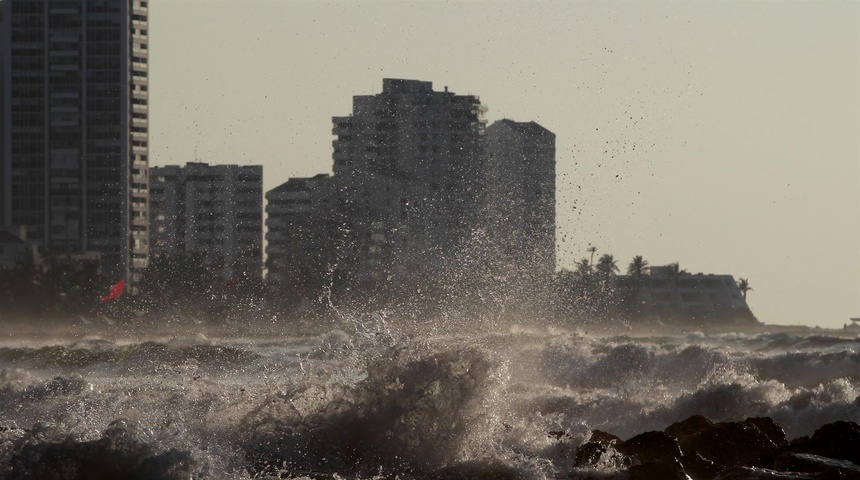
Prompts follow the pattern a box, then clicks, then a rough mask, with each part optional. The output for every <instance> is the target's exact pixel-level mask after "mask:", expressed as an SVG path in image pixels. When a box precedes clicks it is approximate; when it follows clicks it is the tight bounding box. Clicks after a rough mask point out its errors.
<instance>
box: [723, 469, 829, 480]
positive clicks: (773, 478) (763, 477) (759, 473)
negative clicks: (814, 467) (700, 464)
mask: <svg viewBox="0 0 860 480" xmlns="http://www.w3.org/2000/svg"><path fill="white" fill-rule="evenodd" d="M714 480H837V479H836V478H829V477H821V476H818V475H816V474H803V473H788V472H777V471H776V470H769V469H767V468H756V467H734V468H730V469H728V470H726V471H724V472H723V473H721V474H719V475H718V476H716V477H715V478H714Z"/></svg>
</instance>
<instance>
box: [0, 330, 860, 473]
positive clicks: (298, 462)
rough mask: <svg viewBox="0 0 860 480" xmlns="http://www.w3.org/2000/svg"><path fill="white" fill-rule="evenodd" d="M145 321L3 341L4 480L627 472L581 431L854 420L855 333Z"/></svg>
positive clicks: (793, 432)
mask: <svg viewBox="0 0 860 480" xmlns="http://www.w3.org/2000/svg"><path fill="white" fill-rule="evenodd" d="M454 320H456V322H457V323H458V324H459V325H461V327H462V325H468V324H469V322H468V319H462V318H460V319H448V321H449V322H450V321H454ZM145 322H146V320H145V319H143V320H141V322H140V323H139V325H138V326H137V327H135V328H134V329H130V328H129V329H124V328H122V326H120V325H109V324H108V323H92V324H90V325H77V326H75V327H74V328H70V329H68V330H67V331H60V330H56V331H53V332H52V331H44V330H39V329H36V328H31V329H29V330H28V329H19V330H17V332H18V333H13V332H11V331H6V332H5V333H4V334H3V337H2V339H0V479H18V478H52V479H53V478H58V479H59V478H141V479H144V478H146V479H189V478H195V479H245V478H266V477H267V476H269V477H272V478H301V477H313V478H367V479H370V478H395V477H396V478H404V479H408V478H419V477H425V478H426V477H427V476H428V475H429V476H431V477H436V478H467V477H468V475H466V476H464V475H462V474H460V475H459V476H457V475H453V476H452V475H448V476H447V477H446V474H445V473H444V472H446V468H451V467H453V466H457V465H460V466H462V465H468V466H469V468H470V469H472V470H471V471H474V472H483V473H478V474H475V475H473V478H510V475H509V473H510V472H514V473H515V474H516V476H518V477H519V478H527V479H555V478H585V476H586V475H588V478H619V479H620V478H626V477H625V472H624V466H623V465H618V464H617V463H613V462H612V461H606V462H603V463H601V464H597V465H591V466H588V467H587V468H585V467H578V466H576V464H575V462H574V455H573V452H575V450H576V448H577V447H578V446H580V445H581V444H582V443H583V442H585V441H586V440H587V439H588V438H589V437H590V435H591V431H592V430H594V429H599V430H601V431H604V432H611V433H613V434H615V435H617V436H619V437H621V438H622V439H626V438H629V437H632V436H634V435H636V434H639V433H642V432H646V431H650V430H662V429H664V428H666V427H667V426H668V425H670V424H672V423H673V422H678V421H681V420H684V419H687V418H689V417H691V416H692V415H703V416H705V417H707V418H708V419H710V420H711V421H714V422H721V421H734V420H743V419H745V418H747V417H763V416H768V417H771V418H772V419H773V420H775V421H776V423H778V424H779V425H780V426H782V428H784V430H785V433H786V436H787V438H788V439H792V438H796V437H799V436H803V435H811V434H812V433H813V432H814V431H815V430H816V429H817V428H819V427H820V426H821V425H823V424H826V423H830V422H835V421H838V420H849V421H854V422H860V396H858V395H860V337H858V336H857V334H856V333H854V334H848V332H837V331H815V330H803V331H801V330H798V331H790V330H786V329H782V330H774V331H770V330H768V329H767V328H762V329H760V330H759V331H750V332H747V333H702V332H687V333H677V334H673V333H670V332H668V331H661V332H633V331H625V332H606V331H603V332H596V331H589V329H585V328H567V329H565V328H559V327H523V326H517V325H513V326H506V327H504V328H494V327H493V326H492V325H483V326H480V327H479V328H477V327H476V328H468V327H466V328H452V329H448V328H445V322H439V324H437V325H435V326H433V327H427V326H425V327H424V328H417V329H416V328H413V329H410V331H409V332H407V331H404V330H401V329H399V328H398V327H397V324H396V322H394V321H392V320H391V319H387V318H385V317H384V316H382V315H378V314H377V315H367V316H362V317H356V318H353V319H349V320H348V321H345V322H344V324H343V325H338V326H337V328H331V329H328V330H327V331H325V332H323V333H320V334H304V335H299V334H295V333H292V334H291V333H287V332H289V328H287V327H286V326H284V325H277V324H271V325H268V326H266V325H264V326H255V327H253V328H252V327H250V326H244V325H241V324H235V325H231V326H229V328H214V327H207V326H206V325H203V324H200V323H199V322H188V323H175V324H172V325H170V324H168V325H166V326H164V327H161V328H156V327H152V328H149V327H147V325H146V323H145ZM7 330H8V329H7ZM58 472H59V473H58ZM63 472H66V474H64V473H63ZM432 472H435V473H432ZM494 472H496V473H494ZM499 472H508V474H505V475H507V476H505V475H503V474H502V473H499ZM63 475H65V476H63ZM75 475H77V476H75ZM493 475H495V476H493ZM595 475H597V477H595Z"/></svg>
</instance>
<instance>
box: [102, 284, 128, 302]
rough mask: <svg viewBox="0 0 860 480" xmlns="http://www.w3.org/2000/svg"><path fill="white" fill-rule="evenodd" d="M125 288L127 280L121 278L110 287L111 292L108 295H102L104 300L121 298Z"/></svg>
mask: <svg viewBox="0 0 860 480" xmlns="http://www.w3.org/2000/svg"><path fill="white" fill-rule="evenodd" d="M123 290H125V280H120V281H118V282H116V283H114V284H113V286H112V287H110V293H109V294H107V296H105V297H102V302H107V301H108V300H113V299H115V298H119V297H120V296H121V295H122V291H123Z"/></svg>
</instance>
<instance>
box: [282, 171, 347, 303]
mask: <svg viewBox="0 0 860 480" xmlns="http://www.w3.org/2000/svg"><path fill="white" fill-rule="evenodd" d="M333 207H334V183H333V182H332V177H330V176H329V175H327V174H320V175H316V176H314V177H311V178H291V179H289V181H287V182H286V183H284V184H282V185H279V186H278V187H275V188H273V189H272V190H269V191H268V192H267V193H266V228H267V230H268V231H267V233H266V242H267V243H266V271H267V273H266V282H267V283H269V284H270V285H272V286H274V287H276V288H277V286H288V287H289V288H290V289H291V290H294V291H297V293H300V294H306V295H313V294H314V293H318V291H319V290H318V289H319V287H321V285H322V283H324V282H326V281H327V280H328V279H329V277H330V276H331V275H330V272H332V269H333V268H334V262H335V261H336V250H335V247H336V245H335V241H336V238H337V236H338V231H337V224H336V223H335V221H334V219H335V217H334V216H333Z"/></svg>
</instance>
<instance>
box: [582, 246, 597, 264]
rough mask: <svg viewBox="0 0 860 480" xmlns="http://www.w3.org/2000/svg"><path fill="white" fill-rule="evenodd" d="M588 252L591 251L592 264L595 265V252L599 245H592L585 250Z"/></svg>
mask: <svg viewBox="0 0 860 480" xmlns="http://www.w3.org/2000/svg"><path fill="white" fill-rule="evenodd" d="M585 251H586V252H589V253H591V263H590V265H594V254H595V253H597V246H595V245H592V246H590V247H588V249H586V250H585Z"/></svg>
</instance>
